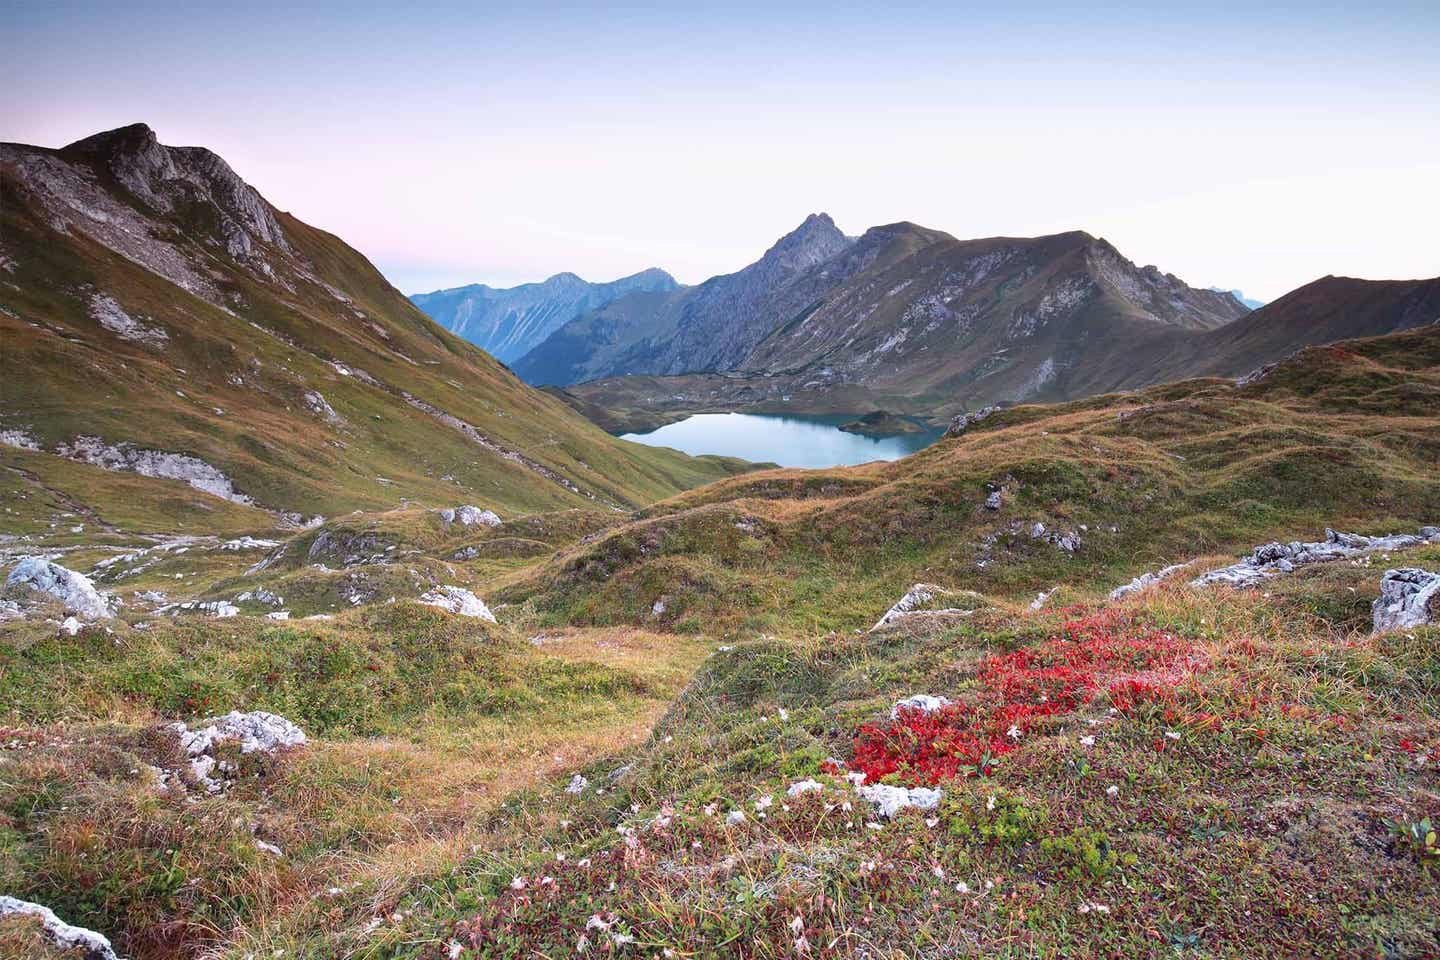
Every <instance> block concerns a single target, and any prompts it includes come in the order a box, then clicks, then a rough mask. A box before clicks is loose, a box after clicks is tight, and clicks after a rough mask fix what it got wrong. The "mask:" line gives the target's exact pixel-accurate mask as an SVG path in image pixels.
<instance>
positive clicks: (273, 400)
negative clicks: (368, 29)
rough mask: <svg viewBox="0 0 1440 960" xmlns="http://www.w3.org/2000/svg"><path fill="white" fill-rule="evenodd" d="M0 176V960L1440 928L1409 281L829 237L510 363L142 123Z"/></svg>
mask: <svg viewBox="0 0 1440 960" xmlns="http://www.w3.org/2000/svg"><path fill="white" fill-rule="evenodd" d="M0 195H3V201H4V203H3V210H0V217H3V228H4V229H3V232H0V337H3V342H4V347H5V349H4V352H3V356H0V383H3V387H0V389H3V394H0V509H3V512H0V570H3V572H4V574H5V579H4V583H3V586H0V892H3V894H4V896H0V957H5V958H7V960H8V958H11V957H14V958H22V957H23V958H26V960H30V958H44V960H74V958H76V957H83V958H84V960H114V958H117V957H125V958H129V960H202V958H203V960H216V958H225V960H254V958H257V957H304V958H331V957H355V958H362V957H363V958H390V957H394V958H412V960H463V958H466V957H521V956H524V957H529V956H571V955H583V956H589V955H599V956H637V957H641V956H643V957H649V956H661V957H674V956H696V957H702V956H703V957H708V956H739V957H747V958H750V957H753V958H774V957H782V956H784V957H788V956H805V957H816V958H831V957H833V958H842V957H874V958H900V957H937V958H938V957H946V956H980V955H984V956H1011V957H1028V956H1122V957H1145V956H1172V955H1194V956H1213V957H1231V956H1255V957H1289V956H1297V955H1315V956H1334V957H1372V956H1386V957H1406V958H1409V957H1414V958H1419V957H1424V956H1429V955H1432V954H1433V952H1434V947H1435V944H1436V943H1437V942H1440V940H1437V938H1440V921H1437V917H1440V888H1437V886H1436V884H1435V882H1434V881H1435V870H1436V869H1440V852H1437V849H1436V846H1435V842H1434V824H1435V823H1436V822H1437V820H1436V818H1437V817H1440V783H1437V779H1436V771H1437V769H1440V766H1437V765H1440V657H1437V654H1436V650H1437V644H1440V624H1437V620H1440V526H1437V524H1440V471H1437V470H1436V465H1437V463H1440V324H1437V323H1436V322H1435V321H1436V319H1437V317H1440V311H1437V307H1440V304H1437V300H1436V297H1437V295H1440V294H1437V289H1440V288H1437V281H1433V280H1430V281H1383V282H1382V281H1360V280H1348V279H1344V278H1326V279H1324V280H1320V281H1316V282H1315V283H1313V284H1309V285H1307V286H1305V287H1302V288H1301V289H1300V290H1297V291H1295V292H1293V293H1291V294H1289V295H1287V296H1286V297H1283V298H1280V299H1278V300H1276V301H1274V302H1272V303H1270V304H1267V305H1265V306H1263V307H1261V308H1259V309H1257V310H1255V311H1253V312H1250V311H1248V310H1247V308H1246V307H1245V306H1243V305H1241V304H1240V303H1239V301H1238V300H1236V299H1235V298H1234V297H1233V296H1232V295H1231V294H1228V293H1221V292H1217V291H1208V290H1198V289H1195V288H1191V287H1189V286H1188V285H1185V284H1184V283H1183V282H1181V281H1179V280H1178V279H1176V278H1174V277H1173V276H1170V275H1167V274H1164V273H1162V272H1160V271H1158V270H1156V269H1154V268H1149V267H1136V266H1135V265H1134V264H1133V263H1130V262H1129V261H1128V260H1126V259H1124V257H1122V256H1121V255H1120V254H1119V253H1118V251H1115V250H1114V248H1113V247H1111V246H1110V245H1109V244H1108V243H1106V242H1105V241H1103V240H1100V239H1098V238H1095V237H1092V236H1090V235H1088V234H1084V233H1079V232H1076V233H1067V234H1061V235H1056V236H1052V237H1041V238H1033V239H1016V238H995V239H989V240H978V241H961V240H957V239H955V238H953V237H950V236H948V235H946V234H942V233H939V232H938V231H933V230H928V229H925V228H920V227H917V226H915V225H913V224H896V225H891V226H889V227H882V228H875V229H873V230H870V231H867V232H866V233H865V234H863V235H862V236H860V237H858V238H852V237H847V236H846V235H844V234H843V233H842V232H841V231H840V230H839V229H838V228H837V227H836V226H835V225H834V223H833V222H832V221H830V219H829V218H828V217H826V216H823V215H815V216H812V217H810V218H808V219H807V220H806V221H805V223H804V224H803V225H802V226H801V227H800V228H799V229H798V230H797V231H795V232H793V233H792V234H790V235H787V237H785V238H783V239H782V240H781V241H779V242H778V243H777V244H775V245H774V246H773V247H772V248H771V250H770V251H768V252H767V253H766V255H765V257H764V258H762V260H761V261H758V262H757V263H756V264H754V265H752V266H751V267H749V268H746V269H745V270H742V271H740V272H739V273H736V274H731V275H728V276H724V277H717V278H714V279H713V280H711V281H707V282H706V283H704V284H699V285H697V286H694V287H685V286H680V285H678V284H673V283H670V284H667V283H665V282H664V280H662V279H661V277H664V278H667V279H668V275H663V274H662V275H661V276H660V277H657V276H654V275H651V276H650V277H649V280H650V281H654V282H655V284H656V286H655V287H654V288H648V289H645V288H637V289H629V290H624V291H620V290H611V291H610V293H615V294H617V295H616V296H615V298H614V299H611V300H608V301H607V302H606V303H604V304H597V305H595V306H585V305H584V302H585V301H586V298H587V297H590V296H592V295H593V296H597V297H599V296H602V294H600V293H596V291H595V290H594V289H592V287H593V286H601V285H587V284H584V282H583V281H579V280H578V278H574V281H575V282H574V283H572V282H571V280H570V279H569V278H565V279H563V280H562V281H561V282H560V283H558V284H553V285H552V286H558V287H564V288H566V290H567V291H568V292H566V293H564V295H563V297H561V300H565V302H566V303H569V304H570V306H568V307H565V308H564V310H570V309H574V310H580V311H581V312H580V313H579V315H578V316H577V317H576V318H574V319H570V320H565V321H564V322H562V323H560V324H559V325H558V326H555V327H554V332H552V333H551V334H550V335H549V336H548V337H546V338H545V339H544V340H543V341H541V342H540V344H539V345H538V346H537V347H535V348H533V349H531V350H530V351H528V352H526V353H525V354H524V356H522V357H520V358H519V359H517V360H516V361H515V363H514V367H515V370H516V371H517V372H518V373H520V374H522V375H524V376H530V377H532V378H533V379H534V380H536V381H540V380H545V379H546V377H545V376H544V375H542V374H543V371H546V370H549V371H560V372H561V373H563V374H564V376H557V377H556V378H555V383H556V384H557V386H554V387H552V388H551V389H547V390H541V389H537V388H536V387H534V386H531V385H530V384H529V383H527V382H526V381H525V380H523V379H522V378H521V376H517V375H515V374H514V373H512V372H511V370H510V368H509V367H507V366H506V365H505V363H502V362H500V361H498V360H497V359H496V358H495V357H494V356H492V355H490V354H489V353H487V352H486V351H484V350H481V349H479V348H478V347H476V346H475V345H474V343H472V342H468V341H467V340H466V339H463V338H462V337H461V336H457V335H456V333H455V332H453V331H452V330H447V329H445V328H444V327H442V326H441V325H440V324H437V323H436V322H433V321H432V320H431V319H430V318H429V317H427V316H426V315H425V314H424V313H422V312H421V310H420V309H418V308H417V307H416V305H415V304H414V303H412V302H411V300H409V299H407V298H406V297H405V296H403V295H402V294H401V293H400V292H399V291H397V290H396V289H394V288H393V287H392V286H391V285H390V284H389V283H388V282H387V281H386V280H385V279H384V278H383V277H382V276H381V274H380V273H379V272H378V271H377V270H376V269H375V268H374V267H373V266H372V265H371V264H370V262H369V261H368V260H367V259H366V258H365V257H364V256H362V255H361V254H360V253H359V252H358V251H356V250H354V249H353V248H351V247H349V246H348V245H346V244H345V243H344V242H343V241H341V240H340V239H339V238H338V237H335V236H333V235H331V234H328V233H326V232H324V231H323V230H320V229H317V228H315V227H311V226H309V225H307V224H304V223H302V222H301V221H299V220H297V219H295V218H294V217H292V216H290V215H288V214H286V213H284V212H282V211H279V210H277V209H275V208H274V207H273V206H271V205H270V204H269V202H268V201H266V200H265V199H264V198H263V197H261V196H260V194H259V193H258V192H256V191H255V190H254V189H253V188H251V187H250V186H249V185H248V184H247V183H246V182H245V181H244V180H243V179H241V178H240V176H239V175H238V174H237V173H236V172H235V171H233V170H231V169H230V167H229V166H228V164H226V163H225V161H223V160H221V159H220V158H219V157H218V156H217V155H215V154H213V153H211V152H210V151H208V150H204V149H202V148H196V147H169V146H165V145H163V144H161V143H160V141H159V139H158V137H157V136H156V135H155V134H154V133H153V132H152V131H151V130H150V129H149V128H148V127H145V126H142V125H137V126H132V127H126V128H121V129H119V130H114V131H110V132H108V133H103V134H99V135H96V136H93V137H89V138H86V139H84V140H81V141H79V142H77V143H74V144H71V145H70V146H68V147H64V148H62V149H58V150H55V149H48V148H42V147H32V146H26V145H21V144H4V145H0ZM647 273H649V272H648V271H647ZM655 273H658V271H656V272H655ZM555 279H556V278H552V280H555ZM629 279H632V280H633V279H635V278H633V277H632V278H629ZM647 282H648V281H647ZM549 283H550V282H549V281H547V284H549ZM576 284H579V286H577V285H576ZM536 286H543V285H536ZM462 289H466V290H467V292H466V293H464V294H463V296H462V295H458V294H457V295H456V296H455V297H452V298H451V299H452V301H453V302H452V303H451V307H453V309H454V311H455V317H459V315H460V314H461V313H463V312H465V311H466V310H468V311H469V314H468V316H470V317H472V318H477V317H478V318H482V319H483V316H488V317H489V319H488V320H485V321H484V323H485V324H490V326H485V325H484V324H481V326H480V327H478V328H473V329H467V330H462V331H460V332H461V333H464V334H465V335H466V336H481V335H482V334H481V333H479V332H477V330H488V331H490V333H485V334H483V335H484V336H490V335H492V334H493V335H494V336H495V337H498V338H500V340H505V342H507V343H511V342H518V341H516V340H515V338H516V337H519V338H520V339H523V338H524V336H534V335H535V331H536V330H539V329H542V328H543V327H544V326H546V325H549V324H552V323H553V322H555V321H556V320H557V319H558V318H559V317H560V314H561V313H563V312H564V310H560V308H558V307H555V308H554V309H552V308H551V307H552V306H553V304H552V302H551V301H549V300H547V299H545V297H548V295H549V294H548V293H545V292H543V291H537V290H523V288H516V289H517V290H522V293H514V291H510V292H508V293H507V296H506V297H498V294H497V298H498V299H501V300H504V301H505V306H503V307H501V308H497V310H496V311H494V312H493V313H489V314H486V313H485V310H482V306H483V304H480V303H479V301H480V300H483V299H486V298H487V297H490V295H491V294H493V293H496V291H489V290H488V288H485V289H479V290H476V289H468V288H462ZM550 292H554V291H553V290H551V291H550ZM443 293H446V294H451V293H454V291H443ZM542 293H543V294H544V295H543V296H542ZM437 295H438V294H437ZM603 295H606V296H608V294H603ZM466 297H471V298H475V299H474V301H473V302H471V305H470V306H469V307H464V306H459V305H457V304H459V303H460V302H461V301H463V300H464V299H465V298H466ZM527 298H530V299H527ZM566 298H569V299H566ZM422 299H423V298H422ZM542 301H543V303H542ZM559 302H560V300H556V301H554V302H553V303H559ZM517 304H518V306H517ZM527 304H528V306H527ZM537 304H540V305H539V306H537ZM429 306H430V307H432V308H435V307H434V304H433V303H430V304H429ZM435 309H438V308H435ZM447 309H449V308H447ZM507 311H509V312H507ZM557 311H559V312H557ZM482 315H483V316H482ZM497 318H498V319H497ZM722 321H723V323H722ZM777 321H778V325H777ZM460 322H461V321H460V320H458V319H457V320H455V323H456V324H457V325H458V324H459V323H460ZM717 324H719V325H720V326H722V327H723V329H720V328H718V327H717ZM932 324H934V326H933V327H932V326H931V325H932ZM504 331H509V332H508V333H505V332H504ZM902 331H905V332H904V333H903V334H902ZM522 334H523V336H522ZM506 337H509V338H510V339H509V340H506V339H505V338H506ZM557 338H558V339H557ZM494 342H496V343H498V342H499V340H497V341H494ZM576 345H582V346H584V347H585V348H586V349H585V351H584V352H583V354H574V353H570V352H567V351H568V349H569V347H573V346H576ZM562 347H564V348H565V349H562ZM497 349H499V348H498V346H497ZM537 351H539V352H538V353H537ZM997 358H999V359H997ZM1047 361H1052V362H1051V363H1050V365H1049V366H1047V365H1046V363H1047ZM507 362H508V361H507ZM692 364H693V365H694V366H692ZM1257 368H1261V369H1257ZM697 371H698V372H697ZM824 371H829V373H828V374H824V375H822V373H823V372H824ZM1047 371H1048V372H1047ZM1252 371H1254V372H1253V373H1252ZM572 376H573V377H575V378H580V377H586V378H591V379H585V380H583V381H580V382H572V380H571V379H569V378H571V377H572ZM594 377H600V378H601V379H593V378H594ZM737 411H738V412H737ZM684 417H691V419H688V420H686V419H683V418H684ZM687 424H688V427H687ZM657 427H658V428H659V430H658V431H657V432H656V435H655V436H654V437H652V438H650V440H661V439H663V438H664V437H665V436H669V434H665V431H666V430H676V432H677V435H678V434H681V433H683V432H684V431H686V430H689V431H692V433H691V434H690V436H689V437H688V438H687V439H686V441H685V443H683V444H681V443H678V442H677V445H679V446H687V445H690V444H692V443H693V444H712V443H715V442H718V441H719V440H721V439H723V437H724V435H725V434H726V433H727V431H728V432H733V433H734V434H735V436H736V437H737V438H738V439H737V445H736V446H735V447H734V448H733V449H734V450H735V451H736V452H737V453H743V454H744V455H743V456H740V455H730V456H689V455H687V454H686V453H684V452H682V451H680V450H672V449H665V448H663V447H660V446H654V445H651V444H650V442H649V440H647V442H644V443H641V442H634V441H633V440H628V439H623V438H620V437H617V436H614V435H613V434H620V433H642V432H646V431H647V430H655V429H656V428H657ZM942 431H943V435H941V433H942ZM875 435H878V437H877V436H875ZM757 438H760V439H763V441H764V442H765V443H767V444H769V446H768V447H763V448H762V447H761V446H760V445H759V444H760V440H757ZM827 444H833V445H836V446H834V447H833V448H826V445H827ZM691 448H692V449H697V450H698V449H701V447H700V446H692V447H691ZM817 449H819V450H821V453H822V454H823V455H824V456H825V457H826V458H828V459H826V460H825V463H826V464H827V465H825V466H820V465H818V462H817V461H812V460H808V459H807V458H809V457H811V456H813V455H815V453H816V450H817ZM757 450H759V451H761V452H760V453H756V454H755V455H753V456H752V455H751V452H752V451H757ZM770 453H773V456H770V455H764V454H770ZM766 461H772V462H766ZM800 461H804V462H803V463H801V462H800ZM778 464H798V465H795V466H789V465H787V466H781V465H778ZM830 464H838V465H830ZM805 466H813V467H814V468H808V469H807V468H804V467H805ZM47 911H48V912H47Z"/></svg>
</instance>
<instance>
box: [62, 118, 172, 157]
mask: <svg viewBox="0 0 1440 960" xmlns="http://www.w3.org/2000/svg"><path fill="white" fill-rule="evenodd" d="M159 145H160V141H159V138H157V137H156V136H155V131H154V130H152V129H150V126H149V125H148V124H144V123H132V124H129V125H128V126H124V127H116V128H115V129H114V130H105V131H102V132H100V133H94V134H91V135H90V136H88V137H84V138H82V139H80V140H76V141H75V142H74V143H71V144H68V145H67V146H64V147H62V148H61V150H60V152H61V153H72V154H74V153H79V154H87V155H91V156H101V157H106V158H112V157H116V156H120V155H124V154H138V153H144V152H146V151H148V150H150V149H152V148H154V147H158V146H159Z"/></svg>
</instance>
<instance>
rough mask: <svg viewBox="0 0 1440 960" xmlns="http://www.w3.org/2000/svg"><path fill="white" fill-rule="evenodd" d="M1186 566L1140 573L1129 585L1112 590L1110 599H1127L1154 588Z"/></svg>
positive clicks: (1179, 564)
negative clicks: (1131, 595)
mask: <svg viewBox="0 0 1440 960" xmlns="http://www.w3.org/2000/svg"><path fill="white" fill-rule="evenodd" d="M1186 566H1188V564H1184V563H1172V564H1170V566H1168V567H1162V568H1161V569H1159V570H1153V571H1151V572H1149V573H1142V574H1140V576H1138V577H1136V578H1135V579H1134V580H1131V581H1130V582H1129V583H1126V584H1121V585H1120V586H1118V587H1116V588H1115V589H1114V590H1111V591H1110V599H1111V600H1119V599H1120V598H1121V597H1127V596H1129V595H1130V594H1132V593H1137V592H1139V591H1141V590H1144V589H1145V588H1146V587H1151V586H1154V585H1155V584H1157V583H1160V582H1161V581H1162V580H1165V579H1168V578H1169V577H1170V576H1172V575H1174V574H1176V573H1179V572H1180V571H1181V570H1184V569H1185V567H1186Z"/></svg>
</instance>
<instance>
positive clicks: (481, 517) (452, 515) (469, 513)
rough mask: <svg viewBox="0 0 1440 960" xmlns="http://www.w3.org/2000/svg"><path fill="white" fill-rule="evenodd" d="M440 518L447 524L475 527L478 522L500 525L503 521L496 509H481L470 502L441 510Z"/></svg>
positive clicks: (483, 524)
mask: <svg viewBox="0 0 1440 960" xmlns="http://www.w3.org/2000/svg"><path fill="white" fill-rule="evenodd" d="M440 519H441V520H442V521H443V522H444V523H445V524H446V525H449V524H452V523H458V524H459V525H460V526H462V527H473V526H475V525H476V524H480V525H482V526H486V527H498V526H500V524H501V523H502V521H501V519H500V516H499V514H497V513H495V512H494V511H492V510H481V509H480V508H479V507H472V506H470V505H468V504H466V505H464V506H459V507H449V508H446V509H444V510H441V511H440Z"/></svg>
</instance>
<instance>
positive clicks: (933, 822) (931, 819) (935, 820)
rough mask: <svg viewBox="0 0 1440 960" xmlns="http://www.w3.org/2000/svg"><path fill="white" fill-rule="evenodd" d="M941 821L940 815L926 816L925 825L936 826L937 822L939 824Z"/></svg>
mask: <svg viewBox="0 0 1440 960" xmlns="http://www.w3.org/2000/svg"><path fill="white" fill-rule="evenodd" d="M939 822H940V818H939V817H926V818H925V826H927V827H934V826H935V825H936V824H938V823H939Z"/></svg>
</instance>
